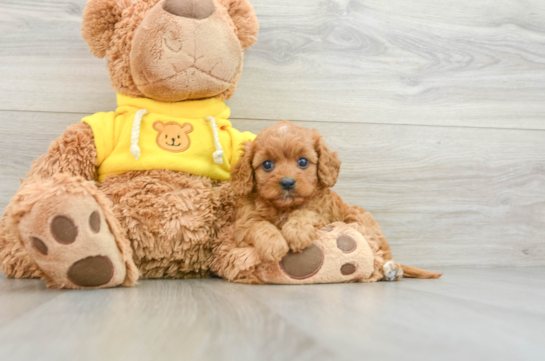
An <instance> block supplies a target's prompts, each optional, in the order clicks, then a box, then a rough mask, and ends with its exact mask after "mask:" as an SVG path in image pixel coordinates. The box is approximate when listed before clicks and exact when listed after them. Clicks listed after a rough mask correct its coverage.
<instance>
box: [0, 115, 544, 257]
mask: <svg viewBox="0 0 545 361" xmlns="http://www.w3.org/2000/svg"><path fill="white" fill-rule="evenodd" d="M105 110H107V109H105ZM80 117H81V115H79V114H56V113H35V112H0V139H1V140H2V141H1V142H0V154H5V155H6V156H5V157H4V159H3V161H2V162H0V207H4V206H5V205H6V204H7V202H8V201H9V199H10V198H11V197H12V196H13V194H14V193H15V191H16V189H17V187H18V186H19V178H21V177H23V176H24V174H25V173H26V172H27V171H28V169H29V167H30V164H31V162H32V160H33V159H35V158H36V157H38V156H39V155H41V154H43V152H45V151H46V149H47V145H48V144H49V142H50V141H51V140H53V139H54V138H56V137H57V136H58V135H60V134H61V133H62V131H63V130H64V129H65V127H66V126H68V125H69V124H71V123H74V122H77V121H78V119H79V118H80ZM13 124H16V125H17V126H14V125H13ZM272 124H274V122H272V121H255V120H234V125H235V126H236V127H237V128H238V129H240V130H251V131H254V132H259V131H260V130H262V129H264V128H265V127H267V126H270V125H272ZM298 124H300V125H303V126H306V127H310V128H317V129H318V130H319V131H320V132H321V133H322V134H324V135H325V137H326V141H327V143H328V144H329V145H330V146H331V148H333V149H334V150H337V151H339V154H340V158H341V159H342V160H343V166H342V168H341V176H340V179H339V182H338V184H337V186H336V188H335V189H336V190H337V191H338V192H339V193H340V194H341V196H343V197H344V198H345V199H346V200H347V201H348V202H349V203H351V204H356V205H359V206H362V207H364V208H366V209H368V210H370V211H371V212H373V214H374V215H375V217H376V218H377V221H378V222H379V224H380V225H381V227H382V229H383V231H384V233H385V235H386V236H387V238H388V239H389V241H390V243H391V245H392V248H393V251H394V256H395V257H396V259H397V260H398V261H400V262H402V263H405V264H413V265H417V266H422V267H442V266H449V265H480V266H532V265H534V266H536V265H545V243H544V242H543V234H545V223H544V222H543V219H545V152H544V151H543V150H544V144H545V132H543V131H527V130H505V129H484V128H483V129H475V128H464V127H429V126H403V125H370V124H354V123H329V122H299V123H298ZM31 134H32V136H30V137H29V135H31ZM21 139H24V140H25V141H24V142H23V141H21ZM7 155H9V157H7Z"/></svg>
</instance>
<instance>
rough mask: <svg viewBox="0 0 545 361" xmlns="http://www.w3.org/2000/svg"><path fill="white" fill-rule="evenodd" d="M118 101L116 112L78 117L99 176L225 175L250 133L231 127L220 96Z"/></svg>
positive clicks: (126, 98)
mask: <svg viewBox="0 0 545 361" xmlns="http://www.w3.org/2000/svg"><path fill="white" fill-rule="evenodd" d="M117 104H118V108H117V110H116V111H115V112H109V113H97V114H94V115H91V116H89V117H85V118H83V119H82V121H83V122H85V123H87V124H89V125H90V126H91V128H92V129H93V134H94V137H95V145H96V148H97V167H98V180H99V181H102V180H104V179H105V178H106V177H108V176H111V175H114V174H122V173H126V172H129V171H133V170H150V169H171V170H175V171H182V172H187V173H191V174H195V175H202V176H206V177H210V178H213V179H220V180H227V179H229V176H230V170H231V167H232V166H233V165H235V164H236V162H237V161H238V159H239V158H240V156H241V153H242V150H241V144H242V143H243V142H245V141H251V140H253V139H254V138H255V135H254V134H252V133H250V132H244V133H241V132H239V131H238V130H236V129H234V128H233V127H232V125H231V122H230V121H228V120H227V119H228V118H229V115H230V109H229V107H227V105H225V103H224V102H223V100H220V99H205V100H191V101H184V102H178V103H163V102H158V101H155V100H151V99H145V98H131V97H129V96H125V95H121V94H118V95H117Z"/></svg>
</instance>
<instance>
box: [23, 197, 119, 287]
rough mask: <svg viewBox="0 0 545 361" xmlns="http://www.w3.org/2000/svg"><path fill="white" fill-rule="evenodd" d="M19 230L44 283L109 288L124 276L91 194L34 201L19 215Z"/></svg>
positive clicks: (117, 252) (101, 214) (99, 211)
mask: <svg viewBox="0 0 545 361" xmlns="http://www.w3.org/2000/svg"><path fill="white" fill-rule="evenodd" d="M19 231H20V235H21V239H22V240H23V243H24V244H25V247H26V249H27V251H28V252H29V253H30V255H31V256H32V257H33V258H34V260H35V261H36V263H37V264H38V266H39V267H40V269H41V270H42V271H43V272H44V273H45V275H46V277H45V278H46V280H47V283H48V286H49V287H53V288H104V287H114V286H118V285H120V284H122V283H123V281H124V279H125V275H126V266H125V263H124V262H123V260H122V258H123V257H122V255H121V252H120V250H119V248H118V246H117V244H116V241H115V239H114V236H113V234H112V232H111V231H110V228H109V225H108V223H107V222H106V219H105V217H104V213H103V212H102V209H101V208H100V206H99V205H98V204H97V202H96V201H95V199H94V198H93V197H91V196H80V195H61V196H57V197H55V198H54V199H51V198H50V199H46V200H43V201H41V202H38V203H36V204H35V205H34V207H33V208H32V210H31V211H30V212H29V213H27V214H26V215H25V216H24V217H23V218H22V219H21V221H20V223H19Z"/></svg>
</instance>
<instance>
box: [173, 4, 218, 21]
mask: <svg viewBox="0 0 545 361" xmlns="http://www.w3.org/2000/svg"><path fill="white" fill-rule="evenodd" d="M163 9H164V10H165V11H167V12H169V13H171V14H173V15H177V16H181V17H184V18H189V19H197V20H200V19H206V18H207V17H209V16H210V15H212V13H213V12H214V10H215V9H216V6H215V5H214V0H165V2H164V3H163Z"/></svg>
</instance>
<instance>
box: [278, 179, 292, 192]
mask: <svg viewBox="0 0 545 361" xmlns="http://www.w3.org/2000/svg"><path fill="white" fill-rule="evenodd" d="M280 187H282V189H284V190H286V191H289V190H292V189H293V188H295V179H293V178H289V177H284V178H282V180H281V181H280Z"/></svg>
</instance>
